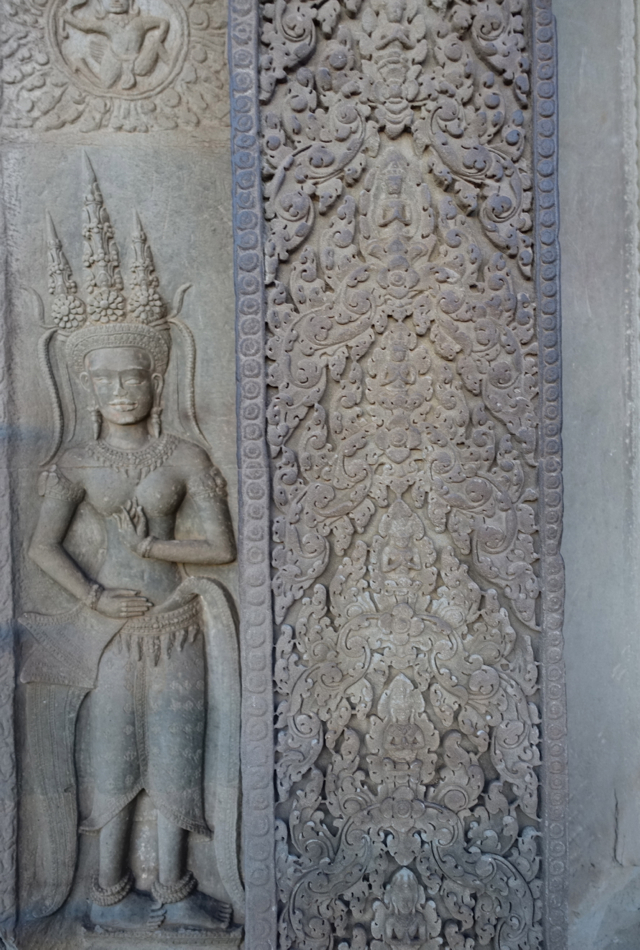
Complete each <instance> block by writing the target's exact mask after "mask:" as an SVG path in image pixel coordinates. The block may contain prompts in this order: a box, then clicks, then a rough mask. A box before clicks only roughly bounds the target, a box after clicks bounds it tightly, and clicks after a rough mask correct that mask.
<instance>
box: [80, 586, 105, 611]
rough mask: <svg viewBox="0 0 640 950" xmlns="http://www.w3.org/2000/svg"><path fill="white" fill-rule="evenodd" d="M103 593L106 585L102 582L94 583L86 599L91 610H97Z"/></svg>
mask: <svg viewBox="0 0 640 950" xmlns="http://www.w3.org/2000/svg"><path fill="white" fill-rule="evenodd" d="M103 593H104V587H103V586H102V585H101V584H92V585H91V589H90V591H89V593H88V594H87V596H86V597H85V599H84V602H85V604H86V605H87V607H89V608H90V609H91V610H95V609H96V607H97V606H98V601H99V600H100V597H101V596H102V594H103Z"/></svg>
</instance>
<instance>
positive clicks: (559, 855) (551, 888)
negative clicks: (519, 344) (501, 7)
mask: <svg viewBox="0 0 640 950" xmlns="http://www.w3.org/2000/svg"><path fill="white" fill-rule="evenodd" d="M533 13H534V26H535V28H534V35H533V76H534V83H533V108H534V168H535V182H536V194H535V209H536V215H535V233H536V265H535V266H536V287H537V296H538V339H539V341H540V343H541V347H540V380H541V386H540V430H541V443H540V474H539V485H540V526H541V528H540V532H541V551H542V557H541V580H542V623H541V628H542V633H543V637H542V654H541V656H542V667H541V687H542V773H541V789H542V829H543V839H542V853H543V868H544V870H543V880H544V895H545V900H544V928H545V943H546V947H547V950H564V948H566V945H567V931H568V916H567V827H566V822H567V802H568V775H567V740H566V735H567V709H566V696H565V669H564V661H563V637H562V623H563V614H564V565H563V562H562V557H561V555H560V542H561V539H562V442H561V426H562V396H561V393H562V389H561V361H560V353H561V351H560V339H561V335H560V330H561V324H560V294H559V288H560V281H559V274H560V245H559V242H558V224H559V202H558V164H557V159H558V98H557V41H556V26H555V20H554V17H553V13H552V3H551V0H534V11H533Z"/></svg>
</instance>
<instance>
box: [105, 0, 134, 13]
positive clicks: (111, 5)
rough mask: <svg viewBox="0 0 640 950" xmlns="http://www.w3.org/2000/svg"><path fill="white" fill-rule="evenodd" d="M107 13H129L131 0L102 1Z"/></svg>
mask: <svg viewBox="0 0 640 950" xmlns="http://www.w3.org/2000/svg"><path fill="white" fill-rule="evenodd" d="M102 6H103V8H104V12H105V13H128V12H129V9H130V7H131V0H102Z"/></svg>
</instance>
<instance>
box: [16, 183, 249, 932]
mask: <svg viewBox="0 0 640 950" xmlns="http://www.w3.org/2000/svg"><path fill="white" fill-rule="evenodd" d="M84 240H85V263H88V265H89V270H90V276H89V290H90V294H89V304H88V319H86V322H85V321H84V314H83V313H82V312H81V311H82V306H83V305H82V302H81V301H79V299H78V298H77V297H76V296H75V285H74V284H73V281H72V280H71V277H70V271H69V268H68V265H67V264H66V260H65V259H64V255H63V254H62V250H61V246H60V243H59V241H58V240H57V236H56V235H55V232H53V231H52V233H51V235H50V243H49V251H50V265H51V267H52V269H51V275H52V276H51V280H52V283H53V285H54V289H56V290H58V291H64V292H63V293H60V292H58V293H57V294H56V296H55V300H54V319H57V322H58V325H59V326H61V327H62V328H63V331H65V332H66V336H67V339H66V344H65V349H66V356H67V361H68V364H69V367H70V369H71V371H72V372H75V374H76V375H77V378H79V381H80V384H81V386H82V387H83V388H84V390H85V392H86V393H87V394H88V397H89V400H90V403H91V407H92V408H91V414H92V418H93V424H94V436H95V438H94V439H92V440H90V441H88V442H83V443H78V444H75V445H72V446H71V447H69V448H67V449H66V451H64V452H63V453H62V454H60V455H59V456H58V459H57V462H56V464H55V465H54V466H51V467H50V468H49V469H47V470H46V471H45V472H44V474H43V475H42V477H41V483H40V492H41V494H42V495H43V503H42V508H41V512H40V517H39V521H38V525H37V529H36V532H35V535H34V538H33V541H32V544H31V548H30V555H31V557H32V559H33V560H34V561H35V562H36V563H37V564H38V566H39V567H40V568H41V569H42V570H44V571H45V572H46V573H47V574H48V575H49V576H50V577H52V578H53V579H54V580H55V581H56V582H57V583H58V584H59V585H61V586H62V587H63V588H64V589H65V590H66V591H68V592H69V593H70V594H71V595H72V596H73V597H74V598H76V599H77V600H78V601H79V602H80V603H79V606H78V608H77V609H76V611H75V612H74V611H72V612H71V614H70V615H67V616H64V617H57V618H55V617H50V618H47V617H42V616H39V615H34V614H31V615H28V616H27V617H26V618H25V620H24V622H25V625H26V626H27V627H28V628H29V629H30V630H31V631H32V633H33V634H34V638H35V640H36V641H37V648H36V650H35V651H34V653H33V655H32V656H31V657H30V658H29V659H28V660H27V663H26V665H25V668H24V670H23V674H22V679H23V681H26V682H30V683H33V684H37V683H41V684H42V683H48V684H57V686H56V687H55V688H57V689H60V688H62V685H63V683H66V684H67V685H68V686H71V687H73V688H75V689H76V690H78V691H79V698H80V699H81V698H82V696H83V695H84V692H86V687H87V686H89V685H90V691H89V703H90V716H89V719H90V734H91V739H90V743H91V757H92V763H93V807H92V809H91V812H90V814H89V815H88V816H87V817H85V818H84V820H82V823H81V826H80V831H81V832H86V833H97V834H98V835H99V867H98V870H97V873H96V876H95V878H94V880H93V883H92V885H91V890H90V895H89V896H90V901H91V910H90V917H91V920H92V922H93V924H94V925H99V926H101V927H102V928H106V929H116V930H120V929H141V928H145V927H147V928H148V927H154V926H157V927H162V928H163V929H173V928H175V929H183V928H187V929H196V930H208V929H216V928H220V927H226V926H228V925H229V923H230V920H231V917H232V907H231V905H230V904H229V903H227V902H223V901H218V900H214V899H213V898H210V897H207V896H205V895H204V894H201V893H200V891H199V890H198V884H197V881H196V879H195V877H194V875H193V873H192V872H191V870H189V869H188V867H187V864H186V861H187V837H188V834H189V833H190V832H192V833H195V834H197V835H200V836H204V837H210V836H211V829H210V828H209V826H208V824H207V820H206V817H205V810H204V768H205V766H204V756H205V732H206V729H207V728H210V727H212V724H210V723H209V722H208V720H209V718H211V719H213V718H214V717H212V716H211V713H212V711H211V710H207V677H211V678H212V681H213V680H215V677H217V678H218V679H217V682H218V685H219V686H224V688H222V689H219V690H218V691H217V693H218V695H219V700H220V703H221V705H220V707H219V708H218V709H217V710H216V713H217V715H216V716H215V720H216V722H217V724H218V725H217V728H219V730H220V734H219V736H218V741H217V747H218V749H219V754H220V755H221V756H224V755H226V754H227V752H226V750H229V749H231V750H232V754H231V757H230V761H229V762H227V763H225V762H223V761H221V762H220V763H219V768H218V769H217V774H218V775H219V776H221V778H222V781H221V786H222V785H227V783H228V782H229V781H230V782H231V785H233V782H234V780H235V782H236V793H237V754H236V753H234V752H233V750H234V749H235V748H236V746H237V727H238V722H237V713H236V710H237V703H236V701H235V697H236V696H237V693H238V690H239V684H238V681H237V678H238V669H237V652H236V649H237V648H236V644H235V629H234V624H233V620H232V618H231V615H230V613H229V608H228V606H227V604H226V600H225V598H224V596H222V594H221V590H220V587H219V586H218V585H216V584H214V582H212V581H209V580H206V579H204V578H198V577H190V578H186V577H185V574H184V571H182V570H181V568H180V565H182V564H190V565H199V564H200V565H214V564H226V563H229V562H231V561H233V560H235V557H236V550H235V541H234V536H233V529H232V526H231V519H230V515H229V509H228V505H227V499H226V486H225V482H224V479H223V478H222V476H221V474H220V472H219V471H218V469H217V468H216V467H215V465H213V464H212V462H211V460H210V458H209V456H208V454H207V452H206V451H205V450H204V449H203V448H201V447H200V446H199V445H197V444H195V443H194V442H191V441H188V440H185V439H181V438H178V437H177V436H175V435H172V434H169V433H166V432H162V426H161V415H162V392H163V385H164V375H165V371H166V369H167V365H168V362H169V356H170V345H171V338H170V332H169V329H170V324H169V322H168V321H167V319H166V317H165V314H164V306H163V303H162V301H161V299H160V297H159V295H158V293H157V290H156V286H157V278H156V276H155V272H154V270H153V261H152V258H151V254H150V251H149V248H148V245H147V242H146V237H145V235H144V232H143V231H142V229H141V227H140V225H139V222H137V225H136V234H135V236H134V249H135V264H134V268H133V271H134V274H133V283H134V289H133V292H132V293H131V294H130V296H129V300H128V302H127V303H125V301H124V297H123V295H122V294H121V292H120V291H121V289H122V282H121V279H120V276H119V264H118V258H117V250H116V247H115V243H114V241H113V231H112V229H111V225H110V222H109V219H108V216H107V213H106V210H105V208H104V204H103V202H102V196H101V194H100V190H99V188H98V185H97V182H96V181H95V179H93V180H92V182H91V190H90V193H89V195H88V197H87V200H86V202H85V230H84ZM60 315H61V316H60ZM74 324H79V325H76V326H74ZM187 497H188V498H190V499H191V503H192V505H193V506H194V507H195V509H196V510H197V513H198V516H199V521H200V524H201V527H202V534H203V536H204V537H203V539H202V540H176V538H175V525H176V517H177V514H178V512H179V510H180V508H181V506H182V504H183V502H184V501H185V499H186V498H187ZM80 505H84V506H89V508H90V509H91V511H92V513H93V515H94V517H96V518H97V520H98V521H99V522H100V524H101V526H102V529H103V532H104V539H105V541H104V555H103V558H102V563H101V565H100V567H99V569H98V571H97V572H96V573H95V576H89V575H88V574H87V572H86V570H85V569H84V568H83V566H82V565H81V564H80V563H78V562H77V561H76V560H74V558H73V557H71V555H70V554H69V553H68V551H67V550H66V549H65V546H64V540H65V537H66V535H67V533H68V531H69V528H70V526H71V524H72V522H73V520H74V518H75V516H76V512H77V510H78V508H79V506H80ZM207 625H208V632H207ZM207 642H210V643H212V644H213V645H214V648H215V651H216V660H215V664H213V665H210V666H209V667H207V662H206V652H207V650H206V646H207ZM61 666H64V672H62V673H61V672H60V667H61ZM232 678H235V682H229V680H230V679H232ZM49 688H50V689H51V688H54V687H53V685H51V686H50V687H49ZM83 688H84V692H83ZM227 691H228V696H229V697H231V704H230V705H228V707H227V708H226V709H225V706H224V704H225V702H227V703H228V699H227ZM222 694H224V695H222ZM51 708H53V707H51ZM225 729H226V730H227V734H226V737H225V734H224V730H225ZM34 731H36V730H34ZM40 731H41V730H40ZM232 733H233V734H232ZM225 770H226V777H225V774H224V773H225ZM234 770H235V773H236V776H235V779H234V776H233V772H234ZM44 781H45V784H46V781H47V780H46V779H45V780H44ZM48 788H49V791H50V792H51V795H50V797H55V794H57V791H56V790H55V788H53V786H52V785H49V786H48ZM143 790H145V791H146V792H147V793H148V794H149V796H150V798H151V800H152V802H153V804H154V806H155V808H156V810H157V816H158V819H157V820H158V838H157V843H158V878H157V881H156V882H155V884H154V885H153V888H152V898H153V902H152V900H151V898H150V897H148V896H146V897H145V896H144V895H142V894H140V893H138V892H137V891H136V890H135V889H134V881H133V877H132V873H131V870H130V867H129V852H130V846H131V826H132V818H133V809H134V807H135V801H136V798H137V796H138V794H139V793H140V792H141V791H143ZM222 794H223V795H224V794H226V793H224V792H222ZM235 807H236V806H235V803H233V804H232V805H231V806H230V803H229V801H228V800H227V802H226V805H225V803H224V802H223V801H222V799H221V798H220V799H219V800H217V802H216V811H215V815H216V827H215V829H214V830H213V835H214V841H215V844H216V856H217V858H218V864H219V870H220V873H221V878H222V880H223V883H224V884H225V887H226V888H227V891H228V893H229V894H230V896H233V894H234V892H235V894H236V895H237V894H238V892H240V885H239V880H238V877H237V868H236V866H235V856H230V853H229V852H230V850H235V835H236V828H235ZM225 814H226V816H227V818H231V822H232V824H233V827H231V828H229V827H225V824H224V822H225ZM218 839H219V840H218ZM225 842H226V844H225ZM65 847H66V844H65V843H64V842H63V846H62V851H64V848H65ZM59 850H60V849H59ZM71 853H72V852H70V854H71ZM74 855H75V852H74V851H73V853H72V856H74ZM220 865H223V866H222V867H220ZM231 865H233V869H232V870H231V871H230V867H231ZM225 867H226V868H227V871H226V874H227V880H225ZM72 875H73V868H72V869H71V877H72ZM63 876H64V875H63ZM54 877H55V875H54ZM229 877H230V878H231V880H229ZM69 886H70V875H69V871H68V868H67V873H66V879H65V880H64V881H60V880H53V881H51V882H49V897H48V905H47V910H45V911H44V913H51V912H52V910H54V909H56V905H57V906H59V904H60V903H61V900H64V897H65V896H66V893H65V890H66V891H68V888H69ZM45 903H46V902H45Z"/></svg>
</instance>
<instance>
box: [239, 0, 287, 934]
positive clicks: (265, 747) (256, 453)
mask: <svg viewBox="0 0 640 950" xmlns="http://www.w3.org/2000/svg"><path fill="white" fill-rule="evenodd" d="M229 14H230V15H229V62H230V69H231V122H232V128H231V135H232V162H233V213H234V241H235V248H234V252H235V290H236V315H237V337H236V344H237V376H238V426H239V430H238V465H239V478H240V482H239V499H240V525H239V540H240V551H239V559H240V616H241V631H240V644H241V663H242V689H243V699H242V709H243V716H242V722H243V727H242V781H243V808H242V813H243V854H244V860H243V865H244V874H245V881H244V883H245V889H246V896H247V914H246V923H245V947H246V950H273V948H275V946H276V904H275V871H274V857H273V854H274V840H275V839H274V807H275V806H274V794H273V770H274V752H273V705H272V695H273V694H272V648H273V631H272V621H271V585H270V557H269V502H268V499H269V478H268V465H267V449H266V438H265V371H264V353H265V331H264V327H265V321H264V294H263V287H264V276H263V264H262V261H263V239H262V192H261V180H260V152H259V140H258V134H259V128H260V125H259V115H258V77H257V70H258V65H257V64H258V53H257V43H258V4H257V3H256V2H255V0H232V2H231V4H230V11H229Z"/></svg>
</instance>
